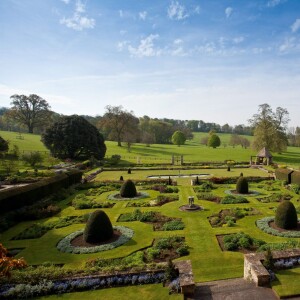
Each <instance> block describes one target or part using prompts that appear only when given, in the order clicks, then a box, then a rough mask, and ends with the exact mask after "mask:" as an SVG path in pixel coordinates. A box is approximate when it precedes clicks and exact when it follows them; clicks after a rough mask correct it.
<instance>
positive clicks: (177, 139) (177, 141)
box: [172, 130, 186, 146]
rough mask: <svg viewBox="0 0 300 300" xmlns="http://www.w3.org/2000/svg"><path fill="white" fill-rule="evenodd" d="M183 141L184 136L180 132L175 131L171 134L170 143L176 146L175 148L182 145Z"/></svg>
mask: <svg viewBox="0 0 300 300" xmlns="http://www.w3.org/2000/svg"><path fill="white" fill-rule="evenodd" d="M185 141H186V136H185V134H184V133H183V132H182V131H180V130H177V131H175V132H174V133H173V135H172V143H173V144H174V145H177V146H181V145H184V143H185Z"/></svg>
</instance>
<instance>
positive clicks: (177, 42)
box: [173, 39, 183, 45]
mask: <svg viewBox="0 0 300 300" xmlns="http://www.w3.org/2000/svg"><path fill="white" fill-rule="evenodd" d="M182 43H183V41H182V40H181V39H176V40H174V42H173V44H174V45H179V44H182Z"/></svg>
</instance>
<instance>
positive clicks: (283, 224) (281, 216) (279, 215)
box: [275, 200, 298, 229]
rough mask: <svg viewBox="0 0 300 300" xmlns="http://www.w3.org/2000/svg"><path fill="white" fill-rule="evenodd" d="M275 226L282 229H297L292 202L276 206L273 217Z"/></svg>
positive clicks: (295, 214)
mask: <svg viewBox="0 0 300 300" xmlns="http://www.w3.org/2000/svg"><path fill="white" fill-rule="evenodd" d="M275 224H276V226H278V227H279V228H283V229H293V228H297V224H298V218H297V212H296V208H295V206H294V204H293V203H292V202H290V201H288V200H286V201H283V202H281V203H280V204H279V205H278V207H277V210H276V215H275Z"/></svg>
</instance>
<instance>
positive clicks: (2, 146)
mask: <svg viewBox="0 0 300 300" xmlns="http://www.w3.org/2000/svg"><path fill="white" fill-rule="evenodd" d="M7 151H8V141H6V140H5V139H4V138H2V137H1V136H0V153H1V152H7Z"/></svg>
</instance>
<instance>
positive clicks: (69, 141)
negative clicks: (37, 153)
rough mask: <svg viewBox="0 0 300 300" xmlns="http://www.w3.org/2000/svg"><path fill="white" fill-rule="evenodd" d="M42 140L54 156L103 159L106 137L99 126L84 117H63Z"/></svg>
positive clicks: (49, 129)
mask: <svg viewBox="0 0 300 300" xmlns="http://www.w3.org/2000/svg"><path fill="white" fill-rule="evenodd" d="M42 141H43V143H44V144H45V146H46V147H47V148H48V149H49V150H50V152H51V154H52V155H53V156H54V157H58V158H71V159H82V160H84V159H88V158H90V157H92V156H93V157H95V158H96V159H99V160H100V159H103V157H104V156H105V152H106V146H105V144H104V138H103V136H102V135H101V134H100V133H99V131H98V130H97V128H96V127H95V126H93V125H92V124H90V123H89V122H88V121H87V120H85V119H84V118H83V117H80V116H77V115H73V116H65V117H62V118H61V119H60V120H59V121H58V122H56V123H54V124H53V125H52V126H51V127H50V128H48V129H47V130H46V132H45V133H44V134H43V136H42Z"/></svg>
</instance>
